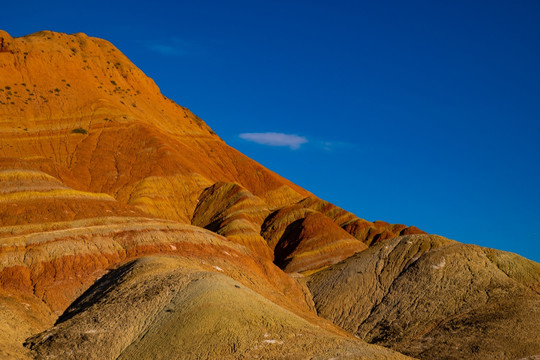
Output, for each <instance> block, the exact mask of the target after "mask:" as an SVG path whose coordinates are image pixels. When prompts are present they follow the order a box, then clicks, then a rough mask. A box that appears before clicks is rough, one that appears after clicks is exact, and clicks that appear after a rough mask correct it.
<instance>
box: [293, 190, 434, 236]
mask: <svg viewBox="0 0 540 360" xmlns="http://www.w3.org/2000/svg"><path fill="white" fill-rule="evenodd" d="M298 205H300V206H302V207H304V208H307V209H312V210H316V211H319V212H321V213H323V214H324V215H326V216H328V217H329V218H331V219H332V220H334V221H335V222H336V224H338V225H339V226H340V227H342V228H343V230H345V231H347V232H348V233H349V234H351V235H352V236H354V237H355V238H357V239H358V240H360V241H362V242H364V243H365V244H366V245H372V244H376V243H378V242H380V241H383V240H386V239H391V238H394V237H396V236H400V235H409V234H425V232H424V231H422V230H420V229H418V228H417V227H415V226H406V225H402V224H389V223H387V222H385V221H375V222H370V221H367V220H364V219H360V218H358V217H357V216H356V215H354V214H352V213H350V212H348V211H346V210H343V209H342V208H340V207H337V206H335V205H333V204H331V203H329V202H328V201H324V200H321V199H318V198H316V197H313V196H310V197H307V198H305V199H303V200H301V201H300V202H299V203H298Z"/></svg>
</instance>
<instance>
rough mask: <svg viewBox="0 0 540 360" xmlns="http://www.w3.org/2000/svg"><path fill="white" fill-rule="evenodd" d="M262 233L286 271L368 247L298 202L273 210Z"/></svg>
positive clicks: (326, 262)
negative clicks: (297, 203)
mask: <svg viewBox="0 0 540 360" xmlns="http://www.w3.org/2000/svg"><path fill="white" fill-rule="evenodd" d="M261 234H262V235H263V237H264V238H265V239H266V241H267V242H268V245H269V246H270V248H271V249H272V250H273V251H274V258H275V260H274V262H275V263H276V264H277V265H278V266H279V267H280V268H282V269H283V270H285V271H286V272H305V271H310V270H311V271H313V270H317V269H320V268H322V267H324V266H327V265H331V264H335V263H337V262H339V261H341V260H343V259H346V258H348V257H349V256H351V255H353V254H355V253H357V252H359V251H362V250H364V249H366V247H367V246H366V245H365V244H364V243H362V242H361V241H359V240H357V239H355V238H354V237H353V236H351V235H350V234H348V233H347V232H346V231H344V230H343V229H341V228H340V227H339V226H338V225H337V224H336V223H335V222H334V221H332V220H331V219H330V218H328V217H327V216H325V215H323V214H321V213H319V212H317V211H313V210H309V209H305V208H303V207H300V206H298V205H292V206H289V207H285V208H283V209H280V210H279V211H275V212H274V213H272V214H271V215H270V216H269V217H268V218H267V219H266V220H265V222H264V224H263V226H262V232H261Z"/></svg>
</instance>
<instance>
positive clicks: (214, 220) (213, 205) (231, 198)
mask: <svg viewBox="0 0 540 360" xmlns="http://www.w3.org/2000/svg"><path fill="white" fill-rule="evenodd" d="M269 213H270V210H268V205H267V204H266V203H265V202H264V201H262V200H261V199H260V198H258V197H256V196H254V195H253V194H251V193H250V192H249V191H247V190H246V189H244V188H242V187H241V186H240V185H238V184H235V183H225V182H219V183H216V184H214V185H212V186H210V187H209V188H207V189H206V190H204V192H202V194H201V195H200V197H199V199H198V203H197V208H196V209H195V212H194V214H193V219H192V224H193V225H197V226H200V227H204V228H206V229H208V230H211V231H214V232H216V233H218V234H220V235H223V236H226V237H227V238H228V239H229V240H231V241H234V242H237V243H239V244H242V245H244V246H246V247H247V248H248V249H250V250H252V251H253V253H254V254H255V255H256V256H261V257H264V258H267V259H269V260H273V254H272V251H271V250H270V248H269V247H268V245H267V244H266V241H265V240H264V239H263V238H262V237H261V235H260V233H261V224H262V222H263V221H264V219H265V218H266V216H267V215H268V214H269Z"/></svg>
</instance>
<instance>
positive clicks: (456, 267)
mask: <svg viewBox="0 0 540 360" xmlns="http://www.w3.org/2000/svg"><path fill="white" fill-rule="evenodd" d="M307 283H308V285H309V288H310V290H311V291H312V294H313V300H314V302H315V306H316V308H317V311H318V314H319V315H321V316H323V317H325V318H326V319H329V320H331V321H332V322H334V323H335V324H337V325H339V326H341V327H342V328H343V329H345V330H347V331H349V332H351V333H353V334H355V335H357V336H359V337H360V338H362V339H365V340H366V341H368V342H371V343H376V344H380V345H384V346H389V347H391V348H393V349H395V350H398V351H400V352H403V353H405V354H408V355H411V356H414V357H418V358H421V359H465V358H466V359H488V358H489V359H518V358H522V357H526V356H531V355H535V354H538V353H540V294H539V292H538V286H539V285H540V264H538V263H535V262H533V261H529V260H527V259H524V258H522V257H519V256H517V255H513V254H509V253H505V252H502V251H496V250H492V249H486V248H482V247H479V246H475V245H466V244H460V243H458V242H455V241H451V240H448V239H445V238H442V237H439V236H432V235H409V236H403V237H398V238H394V239H390V240H386V241H384V242H382V243H380V244H378V245H375V246H373V247H371V248H369V249H368V250H366V251H363V252H361V253H358V254H356V255H354V256H352V257H350V258H348V259H346V260H344V261H343V262H341V263H339V264H336V265H334V266H332V267H330V268H328V269H326V270H323V271H320V272H318V273H316V274H313V275H311V276H310V277H309V279H308V280H307Z"/></svg>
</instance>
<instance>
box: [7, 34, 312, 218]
mask: <svg viewBox="0 0 540 360" xmlns="http://www.w3.org/2000/svg"><path fill="white" fill-rule="evenodd" d="M0 38H1V39H2V48H1V49H0V157H4V158H12V159H13V158H14V159H23V160H26V161H27V162H28V163H30V164H31V165H32V166H33V167H34V168H35V169H37V170H41V171H44V172H46V173H48V174H49V175H52V176H55V177H57V178H59V179H60V180H61V181H62V182H63V183H65V184H66V185H67V186H69V187H72V188H74V189H77V190H81V191H88V192H93V193H106V194H109V195H111V196H113V197H114V198H116V199H117V200H119V201H121V202H129V203H132V204H134V205H135V206H137V207H140V208H141V209H142V210H144V211H146V212H149V213H152V214H153V215H160V216H161V217H166V218H169V219H172V220H180V221H183V222H189V219H190V217H191V213H192V212H193V210H194V207H195V200H196V199H197V196H198V193H199V192H200V191H201V190H203V189H204V188H205V187H207V186H209V185H210V184H212V183H214V182H216V181H235V182H238V183H240V184H242V186H244V187H245V188H247V189H249V190H250V191H251V192H252V193H254V194H255V195H257V196H260V197H262V198H263V199H264V200H265V201H266V202H267V203H268V204H270V205H271V206H279V205H282V204H288V203H291V202H293V201H297V200H299V199H301V197H302V195H307V194H308V192H307V191H305V190H303V189H301V188H300V187H298V186H296V185H294V184H292V183H291V182H289V181H287V180H285V179H283V178H282V177H280V176H279V175H277V174H275V173H273V172H271V171H269V170H268V169H266V168H264V167H263V166H261V165H259V164H258V163H256V162H255V161H253V160H251V159H249V158H247V157H246V156H244V155H242V154H240V153H239V152H238V151H236V150H234V149H232V148H231V147H229V146H227V145H226V144H225V143H224V142H223V141H222V140H221V139H220V138H219V137H218V136H217V135H215V134H214V133H213V131H212V130H211V129H210V128H209V127H208V126H207V125H206V124H205V123H204V122H203V121H202V120H201V119H199V118H197V117H196V116H195V115H193V114H192V113H191V112H190V111H189V110H188V109H186V108H183V107H181V106H179V105H177V104H176V103H174V102H173V101H171V100H169V99H167V98H165V97H164V96H163V95H162V94H161V93H160V91H159V89H158V87H157V86H156V85H155V83H154V82H153V81H152V80H151V79H150V78H148V77H147V76H145V75H144V74H143V73H142V72H141V71H140V70H139V69H138V68H137V67H136V66H135V65H133V64H132V63H131V62H130V61H129V60H128V59H127V58H126V57H125V56H124V55H123V54H122V53H121V52H120V51H119V50H118V49H116V48H115V47H114V46H113V45H111V44H110V43H109V42H107V41H105V40H101V39H96V38H91V37H88V36H86V35H84V34H80V33H79V34H73V35H66V34H60V33H53V32H48V31H43V32H39V33H36V34H32V35H28V36H25V37H22V38H12V37H10V36H9V35H8V34H7V33H5V32H0ZM185 182H189V183H191V186H190V189H194V190H196V191H194V192H193V193H192V194H190V192H189V191H187V192H186V191H178V190H177V187H178V188H179V189H182V184H183V183H185ZM178 192H182V195H181V196H176V195H177V193H178ZM154 200H155V201H154Z"/></svg>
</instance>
